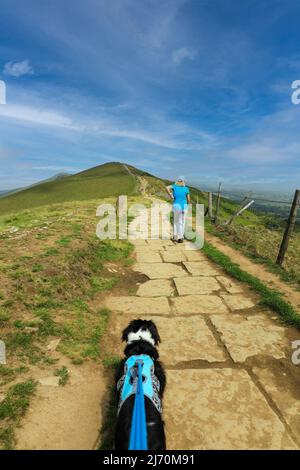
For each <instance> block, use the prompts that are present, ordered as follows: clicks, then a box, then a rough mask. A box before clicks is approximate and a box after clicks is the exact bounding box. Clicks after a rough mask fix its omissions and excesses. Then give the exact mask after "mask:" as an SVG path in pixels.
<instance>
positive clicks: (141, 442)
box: [129, 360, 148, 450]
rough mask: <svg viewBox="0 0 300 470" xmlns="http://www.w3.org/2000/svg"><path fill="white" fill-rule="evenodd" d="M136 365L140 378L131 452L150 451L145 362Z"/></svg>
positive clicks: (135, 401) (132, 429) (134, 408)
mask: <svg viewBox="0 0 300 470" xmlns="http://www.w3.org/2000/svg"><path fill="white" fill-rule="evenodd" d="M136 363H137V366H138V377H137V388H136V394H135V400H134V407H133V414H132V421H131V430H130V441H129V450H148V443H147V422H146V411H145V397H144V388H143V377H142V367H143V362H142V361H141V360H137V361H136Z"/></svg>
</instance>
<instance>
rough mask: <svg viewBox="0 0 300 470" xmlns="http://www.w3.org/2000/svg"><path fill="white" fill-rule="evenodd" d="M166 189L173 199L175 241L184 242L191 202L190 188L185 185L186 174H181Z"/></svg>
mask: <svg viewBox="0 0 300 470" xmlns="http://www.w3.org/2000/svg"><path fill="white" fill-rule="evenodd" d="M166 189H167V192H168V194H169V195H170V196H171V198H172V199H173V232H174V233H173V241H177V242H178V243H182V242H183V238H184V229H185V216H186V211H187V205H188V204H189V203H190V202H191V200H190V190H189V188H188V187H187V186H186V185H185V178H184V176H179V177H178V179H177V181H176V183H174V184H172V185H171V186H167V188H166Z"/></svg>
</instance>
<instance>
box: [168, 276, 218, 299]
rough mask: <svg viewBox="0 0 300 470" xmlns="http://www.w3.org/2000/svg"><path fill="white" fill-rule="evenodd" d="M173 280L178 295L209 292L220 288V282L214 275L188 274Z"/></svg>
mask: <svg viewBox="0 0 300 470" xmlns="http://www.w3.org/2000/svg"><path fill="white" fill-rule="evenodd" d="M174 282H175V286H176V289H177V292H178V294H179V295H188V294H211V293H212V292H214V291H218V290H220V284H219V283H218V282H217V281H216V279H215V278H214V277H206V276H199V277H196V276H192V277H191V276H188V277H182V278H178V279H177V278H175V279H174Z"/></svg>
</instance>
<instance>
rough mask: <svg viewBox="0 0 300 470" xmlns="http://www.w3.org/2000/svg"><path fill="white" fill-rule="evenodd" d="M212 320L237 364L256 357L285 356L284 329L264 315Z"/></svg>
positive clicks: (212, 318) (277, 357)
mask: <svg viewBox="0 0 300 470" xmlns="http://www.w3.org/2000/svg"><path fill="white" fill-rule="evenodd" d="M210 320H211V321H212V323H213V324H214V326H215V327H216V329H217V330H218V332H219V333H220V334H221V339H222V341H223V342H224V343H225V345H226V347H227V349H228V352H229V354H230V355H231V357H232V359H233V360H234V362H244V361H245V360H246V359H247V358H248V357H251V356H257V355H266V356H272V357H274V358H276V359H281V358H284V357H285V349H286V348H287V347H288V341H287V339H286V337H285V328H284V327H282V326H280V325H278V324H276V323H275V322H274V321H272V320H269V318H268V317H267V316H265V315H249V316H243V317H241V316H239V315H237V316H231V315H211V316H210Z"/></svg>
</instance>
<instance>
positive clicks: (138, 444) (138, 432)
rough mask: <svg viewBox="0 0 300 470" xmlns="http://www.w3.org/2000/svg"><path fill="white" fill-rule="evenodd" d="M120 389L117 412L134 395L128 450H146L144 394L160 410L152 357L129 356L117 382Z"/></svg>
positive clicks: (144, 355)
mask: <svg viewBox="0 0 300 470" xmlns="http://www.w3.org/2000/svg"><path fill="white" fill-rule="evenodd" d="M117 389H118V390H120V389H122V390H121V393H120V400H119V405H118V413H119V412H120V409H121V407H122V405H123V404H124V403H125V401H126V400H127V399H128V398H129V397H130V396H131V395H135V400H134V407H133V413H132V420H131V429H130V440H129V450H147V449H148V444H147V420H146V410H145V396H147V397H148V398H149V399H150V400H151V401H152V403H153V404H154V406H155V407H156V409H157V410H158V411H159V413H161V412H162V409H161V400H160V398H159V393H158V392H159V389H160V383H159V380H158V379H157V377H156V375H155V374H154V363H153V359H151V357H150V356H147V355H146V354H140V355H137V356H130V357H129V358H128V359H127V361H126V362H125V364H124V374H123V376H122V377H121V378H120V379H119V381H118V383H117Z"/></svg>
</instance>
